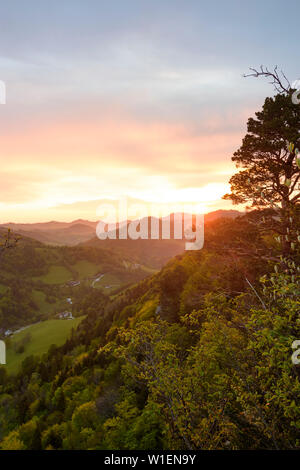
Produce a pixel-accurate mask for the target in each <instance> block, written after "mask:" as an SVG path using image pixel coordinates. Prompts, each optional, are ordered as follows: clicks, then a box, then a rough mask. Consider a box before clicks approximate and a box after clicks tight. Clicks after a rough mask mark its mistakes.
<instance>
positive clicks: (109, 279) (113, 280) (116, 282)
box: [93, 273, 124, 292]
mask: <svg viewBox="0 0 300 470" xmlns="http://www.w3.org/2000/svg"><path fill="white" fill-rule="evenodd" d="M122 284H124V283H123V282H122V281H121V280H120V279H119V278H117V277H116V276H114V275H113V274H109V273H107V274H104V276H103V277H102V278H101V279H100V280H99V281H97V282H95V283H94V284H93V286H94V287H95V288H96V289H100V288H101V289H104V290H105V291H107V292H110V291H111V290H113V289H114V288H116V287H120V286H121V285H122ZM108 286H110V287H109V288H107V287H108Z"/></svg>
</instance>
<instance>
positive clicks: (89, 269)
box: [73, 260, 101, 279]
mask: <svg viewBox="0 0 300 470" xmlns="http://www.w3.org/2000/svg"><path fill="white" fill-rule="evenodd" d="M73 267H74V269H75V270H76V271H77V272H78V273H79V279H85V278H86V277H92V276H94V275H95V274H97V273H98V272H99V271H100V269H101V266H100V265H97V264H95V263H91V261H86V260H81V261H77V263H76V264H74V266H73Z"/></svg>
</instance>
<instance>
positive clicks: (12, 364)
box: [5, 317, 84, 374]
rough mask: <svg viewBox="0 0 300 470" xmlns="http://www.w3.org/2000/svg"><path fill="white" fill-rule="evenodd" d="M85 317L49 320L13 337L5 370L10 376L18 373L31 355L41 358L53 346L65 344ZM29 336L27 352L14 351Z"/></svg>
mask: <svg viewBox="0 0 300 470" xmlns="http://www.w3.org/2000/svg"><path fill="white" fill-rule="evenodd" d="M83 318H84V317H79V318H75V319H74V320H47V321H43V322H41V323H36V324H34V325H31V326H29V327H28V328H26V329H25V330H23V331H20V332H19V333H16V334H14V335H13V336H12V337H11V340H10V341H11V345H10V347H9V348H8V349H7V355H6V365H5V368H6V369H7V372H8V373H9V374H14V373H16V372H17V371H18V369H19V367H20V365H21V363H22V361H23V360H24V359H25V358H26V357H28V356H31V355H34V356H40V355H41V354H43V353H45V352H47V351H48V349H49V347H50V346H51V345H52V344H55V345H56V346H60V345H62V344H64V342H65V341H66V339H67V338H68V336H69V335H70V333H71V330H72V328H76V327H77V325H79V323H80V322H81V320H82V319H83ZM27 335H30V340H29V342H28V344H26V346H25V351H24V352H23V353H22V354H20V353H16V352H15V351H14V348H13V346H14V344H16V343H19V342H20V341H22V339H24V338H25V337H26V336H27Z"/></svg>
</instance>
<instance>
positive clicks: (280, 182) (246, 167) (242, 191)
mask: <svg viewBox="0 0 300 470" xmlns="http://www.w3.org/2000/svg"><path fill="white" fill-rule="evenodd" d="M256 73H257V75H255V73H254V75H255V76H259V75H264V76H272V74H271V73H270V72H268V71H266V70H264V69H262V71H261V72H256ZM276 73H277V72H276V69H275V75H274V74H273V76H272V78H273V79H274V80H275V84H276V85H277V86H276V89H277V91H278V93H277V94H276V95H275V96H274V97H271V98H266V100H265V102H264V105H263V107H262V110H261V111H258V112H256V113H255V115H256V118H252V117H251V118H249V119H248V124H247V131H248V132H247V134H246V136H245V137H244V139H243V142H242V145H241V147H240V148H239V149H238V150H237V151H236V152H235V153H234V155H233V157H232V161H233V162H235V163H236V166H237V167H238V168H242V170H240V171H239V172H238V173H236V174H235V175H233V176H232V177H231V179H230V184H231V193H229V194H226V195H225V196H224V198H225V199H230V200H231V201H232V202H233V203H234V204H240V203H251V206H252V207H253V208H256V209H270V208H272V210H269V211H268V212H264V217H265V219H264V220H263V224H262V225H261V227H262V228H263V229H265V228H267V229H271V230H274V231H275V232H276V233H277V234H279V236H280V237H281V242H282V245H283V252H284V254H285V255H288V254H289V253H290V251H291V248H292V245H291V244H292V243H294V241H295V237H296V236H297V233H296V231H297V230H296V231H295V230H294V229H295V225H294V224H295V221H294V220H293V219H295V218H297V210H298V209H299V201H300V191H299V188H300V186H299V181H300V158H299V157H300V155H299V154H298V149H300V135H299V129H300V106H299V105H296V104H294V103H293V101H292V93H293V91H294V90H293V89H292V88H291V87H290V86H289V85H287V87H284V86H283V85H282V83H281V81H280V79H279V76H278V74H277V76H276ZM298 219H299V216H298Z"/></svg>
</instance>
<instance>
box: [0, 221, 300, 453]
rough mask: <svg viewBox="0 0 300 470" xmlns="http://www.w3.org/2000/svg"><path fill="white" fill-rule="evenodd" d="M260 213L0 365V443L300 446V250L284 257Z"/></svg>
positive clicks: (210, 236)
mask: <svg viewBox="0 0 300 470" xmlns="http://www.w3.org/2000/svg"><path fill="white" fill-rule="evenodd" d="M256 218H257V215H256V213H255V212H253V213H251V214H249V215H247V216H243V217H240V218H238V219H235V220H234V221H233V220H226V219H220V220H217V221H214V222H211V223H210V224H209V226H208V227H207V232H206V246H205V248H204V249H203V250H201V251H196V252H186V253H184V254H182V255H179V256H177V257H176V258H174V259H173V260H171V261H170V262H169V263H168V264H167V265H166V266H165V267H164V268H163V269H162V270H161V271H160V272H159V273H157V274H155V275H153V276H152V277H150V278H147V279H145V280H143V281H141V282H140V283H138V284H137V285H135V286H133V287H131V288H128V289H127V290H125V291H123V292H122V293H120V294H119V295H117V296H116V297H115V298H114V299H113V300H112V299H111V300H110V301H108V299H107V297H106V296H104V295H103V296H102V297H101V298H100V297H98V298H97V301H96V302H94V304H93V305H92V304H90V306H89V308H87V304H88V302H89V301H88V299H87V298H82V305H81V310H82V311H84V310H86V313H87V315H86V317H85V319H84V320H83V322H82V323H81V324H80V325H79V327H78V328H77V330H76V331H73V334H72V337H71V339H70V340H68V341H67V342H66V344H65V345H64V346H62V347H58V348H55V347H52V348H51V350H50V351H49V352H48V353H47V354H45V355H44V356H43V357H42V358H41V359H38V358H35V357H28V358H27V359H26V360H25V361H24V362H23V364H22V369H21V371H20V372H19V373H18V375H16V376H15V377H7V375H6V372H5V367H2V368H1V369H0V383H1V386H0V391H1V394H0V429H1V431H0V432H1V435H0V439H1V447H2V449H280V448H297V447H299V443H300V441H299V439H300V435H299V423H300V414H299V413H300V411H299V406H298V400H299V394H300V382H299V376H300V372H299V367H298V366H296V365H294V364H293V363H292V361H291V354H292V349H291V345H292V343H293V341H294V340H295V339H297V338H299V337H300V324H299V311H300V302H299V294H300V287H299V280H300V276H299V269H297V265H299V255H300V253H299V247H298V246H297V247H295V248H294V251H293V261H292V260H290V261H285V260H284V259H283V258H281V257H280V256H281V255H280V251H281V250H280V246H279V244H278V242H276V240H275V238H274V236H273V235H272V234H271V233H269V234H268V235H266V234H262V233H261V232H260V231H258V230H257V226H256V224H255V223H254V222H255V220H256Z"/></svg>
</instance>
